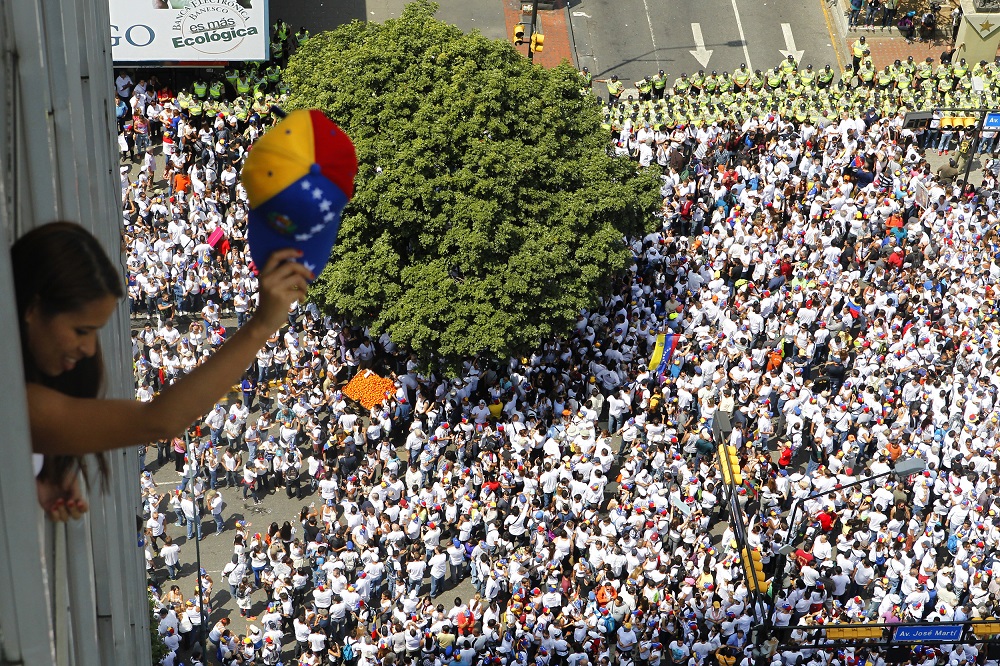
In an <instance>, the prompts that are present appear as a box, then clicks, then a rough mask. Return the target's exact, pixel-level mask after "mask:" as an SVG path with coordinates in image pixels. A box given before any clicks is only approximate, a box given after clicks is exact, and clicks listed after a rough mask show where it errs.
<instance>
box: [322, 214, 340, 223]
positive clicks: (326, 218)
mask: <svg viewBox="0 0 1000 666" xmlns="http://www.w3.org/2000/svg"><path fill="white" fill-rule="evenodd" d="M335 219H337V216H336V215H334V214H333V213H327V214H326V215H324V216H323V222H325V223H327V224H329V223H331V222H333V221H334V220H335Z"/></svg>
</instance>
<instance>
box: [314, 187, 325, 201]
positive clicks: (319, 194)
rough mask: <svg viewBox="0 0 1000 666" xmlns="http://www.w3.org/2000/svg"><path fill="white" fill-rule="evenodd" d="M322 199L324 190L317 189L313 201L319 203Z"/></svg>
mask: <svg viewBox="0 0 1000 666" xmlns="http://www.w3.org/2000/svg"><path fill="white" fill-rule="evenodd" d="M322 198H323V190H321V189H319V188H318V187H317V188H316V189H314V190H313V199H315V200H316V201H319V200H320V199H322Z"/></svg>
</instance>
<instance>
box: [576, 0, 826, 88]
mask: <svg viewBox="0 0 1000 666" xmlns="http://www.w3.org/2000/svg"><path fill="white" fill-rule="evenodd" d="M824 2H825V0H805V1H804V2H802V1H796V0H766V1H764V2H748V0H700V1H699V2H672V1H671V0H573V1H572V3H571V6H570V16H571V20H572V28H573V36H574V39H575V43H576V52H577V56H578V58H579V64H580V66H581V67H583V66H587V67H589V68H590V71H591V73H592V74H593V75H594V78H609V77H610V76H611V75H613V74H617V75H618V77H619V79H621V80H622V81H624V82H625V84H626V86H628V85H629V84H631V83H632V82H634V81H638V80H639V79H640V78H641V77H642V76H643V75H647V74H648V75H652V74H655V73H656V72H657V71H659V70H661V69H662V70H664V71H665V72H666V74H667V77H668V79H669V82H670V83H671V84H672V83H673V81H674V79H676V78H677V77H679V76H680V75H681V73H687V74H688V75H691V74H693V73H694V72H697V71H698V70H699V69H704V70H705V72H706V73H709V72H711V71H712V70H717V71H719V72H720V73H721V72H722V71H723V70H728V71H729V72H730V73H731V72H732V71H733V70H734V69H736V68H738V67H739V66H740V64H741V63H746V64H747V66H748V67H750V68H752V69H760V70H762V71H763V70H764V69H765V68H769V67H774V66H775V65H777V64H778V63H779V62H780V61H781V59H782V58H783V57H784V54H783V52H786V51H787V52H790V53H793V55H795V57H796V59H797V60H799V61H800V62H801V64H802V65H807V64H812V65H813V68H814V69H817V70H818V69H821V68H822V67H823V66H824V65H826V64H830V65H832V66H834V67H836V65H837V56H836V53H835V51H834V47H833V44H834V43H835V42H834V39H833V37H832V36H831V35H832V33H831V30H830V27H829V24H828V22H827V14H826V11H825V9H824V6H823V3H824ZM595 90H597V91H598V94H601V93H604V92H605V91H604V89H603V86H595Z"/></svg>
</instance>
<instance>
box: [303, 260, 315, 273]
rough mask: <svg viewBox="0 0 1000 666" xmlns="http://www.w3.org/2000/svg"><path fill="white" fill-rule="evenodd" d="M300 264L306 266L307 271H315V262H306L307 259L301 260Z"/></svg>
mask: <svg viewBox="0 0 1000 666" xmlns="http://www.w3.org/2000/svg"><path fill="white" fill-rule="evenodd" d="M302 265H303V266H305V267H306V268H308V269H309V272H311V273H315V272H316V264H314V263H311V262H308V261H303V262H302Z"/></svg>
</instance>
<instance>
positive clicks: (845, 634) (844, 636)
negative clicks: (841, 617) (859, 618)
mask: <svg viewBox="0 0 1000 666" xmlns="http://www.w3.org/2000/svg"><path fill="white" fill-rule="evenodd" d="M883 633H884V628H883V627H867V626H865V625H863V624H862V625H858V624H852V625H840V626H832V627H827V629H826V637H827V638H828V639H829V640H831V641H860V640H865V639H868V638H875V639H878V638H882V635H883Z"/></svg>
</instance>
